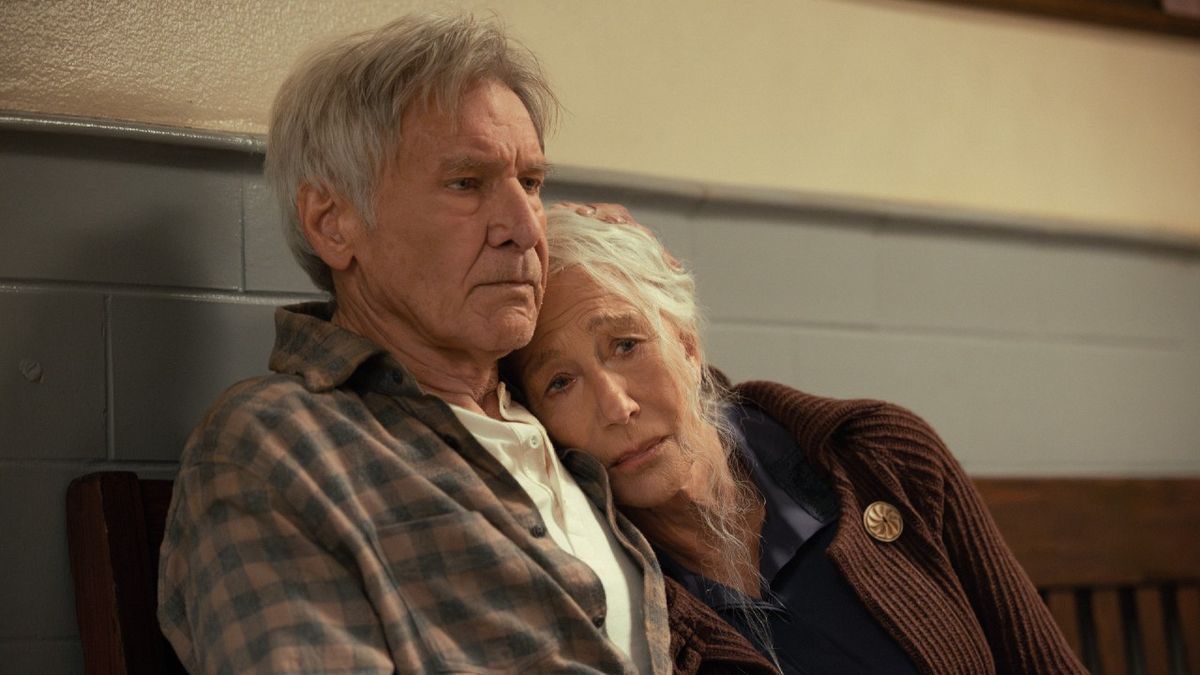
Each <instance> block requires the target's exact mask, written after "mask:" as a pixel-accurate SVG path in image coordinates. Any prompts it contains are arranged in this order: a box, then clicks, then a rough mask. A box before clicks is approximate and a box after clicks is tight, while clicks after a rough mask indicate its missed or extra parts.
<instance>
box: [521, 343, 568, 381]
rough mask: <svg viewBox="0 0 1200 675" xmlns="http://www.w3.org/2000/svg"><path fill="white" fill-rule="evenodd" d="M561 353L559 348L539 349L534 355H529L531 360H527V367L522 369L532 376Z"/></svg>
mask: <svg viewBox="0 0 1200 675" xmlns="http://www.w3.org/2000/svg"><path fill="white" fill-rule="evenodd" d="M561 353H562V352H560V351H558V350H557V349H542V350H539V351H537V352H535V353H534V355H533V356H531V357H529V360H528V361H526V362H525V367H524V368H522V370H523V371H524V372H525V373H527V374H529V375H530V376H533V375H537V374H538V372H539V371H541V369H542V368H545V367H546V364H547V363H549V362H550V360H551V359H555V358H558V356H559V355H560V354H561Z"/></svg>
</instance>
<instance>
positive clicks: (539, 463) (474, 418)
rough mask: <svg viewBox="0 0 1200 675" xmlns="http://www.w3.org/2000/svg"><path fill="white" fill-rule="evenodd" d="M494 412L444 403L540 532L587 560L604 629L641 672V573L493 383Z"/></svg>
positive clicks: (522, 411)
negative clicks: (514, 490) (530, 511)
mask: <svg viewBox="0 0 1200 675" xmlns="http://www.w3.org/2000/svg"><path fill="white" fill-rule="evenodd" d="M496 394H497V398H498V399H499V405H500V417H502V418H503V419H492V418H491V417H488V416H487V415H482V414H480V413H476V412H472V411H470V410H467V409H466V408H461V407H459V406H456V405H451V406H450V409H451V410H453V411H454V414H455V415H456V416H457V417H458V419H459V421H460V422H462V424H463V426H464V427H466V428H467V431H470V432H471V434H473V435H474V436H475V438H476V439H477V440H478V441H479V444H480V445H482V446H483V447H484V448H485V449H486V450H487V451H488V452H489V453H491V454H492V456H493V457H495V458H496V460H497V461H499V462H500V464H501V466H503V467H504V468H505V469H506V470H507V471H508V472H509V473H510V474H512V476H513V478H515V479H517V483H518V484H519V485H520V486H521V487H522V488H523V489H524V490H525V493H526V494H528V495H529V498H530V499H531V500H533V503H534V505H535V506H537V509H538V511H539V512H540V513H541V514H542V520H543V521H545V524H546V531H547V532H548V533H549V534H550V537H551V538H552V539H553V540H554V543H556V544H558V545H559V547H560V548H562V549H563V550H564V551H566V552H568V553H570V554H571V555H573V556H575V557H576V558H579V559H580V560H582V561H583V562H585V563H587V564H588V566H590V567H591V568H592V571H594V572H595V573H596V576H598V577H600V582H601V583H602V584H603V585H604V595H605V600H606V603H607V611H606V617H605V620H604V630H605V632H606V633H607V634H608V637H609V639H610V640H612V641H613V643H614V644H615V645H616V646H617V647H618V648H619V649H621V651H623V652H625V653H626V654H628V655H629V657H630V658H631V659H632V660H633V662H634V664H635V665H636V666H637V668H638V670H639V671H640V672H643V673H647V672H650V651H649V645H648V644H647V641H646V631H645V625H646V624H645V618H644V616H643V604H642V601H643V598H642V574H641V570H639V569H638V567H637V565H635V564H634V563H633V561H632V560H630V558H629V556H628V555H627V554H626V553H625V549H624V548H622V547H621V544H620V542H618V541H617V538H616V537H615V536H614V535H613V533H612V531H611V530H610V529H609V528H608V527H606V526H605V525H604V519H603V515H602V514H601V513H600V511H599V509H597V508H596V507H595V505H593V504H592V502H591V501H590V500H589V499H588V498H587V496H586V495H585V494H584V493H583V490H581V489H579V485H577V484H576V483H575V479H574V478H573V477H572V476H571V474H570V473H568V472H567V471H566V470H565V469H564V468H563V465H562V462H561V461H559V458H558V455H557V453H555V452H554V446H553V445H552V444H551V443H550V437H549V436H548V435H547V434H546V429H545V427H543V426H542V424H541V422H538V421H537V418H535V417H534V416H533V414H532V413H530V412H529V411H528V410H527V409H526V408H525V407H524V406H522V405H521V404H520V403H517V402H516V401H513V400H512V398H511V396H510V395H509V393H508V390H507V389H506V388H505V386H504V383H503V382H501V383H500V386H499V388H498V389H497V391H496Z"/></svg>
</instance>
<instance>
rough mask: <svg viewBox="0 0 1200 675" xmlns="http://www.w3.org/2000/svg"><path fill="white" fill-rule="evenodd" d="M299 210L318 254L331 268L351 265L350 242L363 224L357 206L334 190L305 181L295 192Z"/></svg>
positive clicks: (309, 239) (310, 242)
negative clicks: (351, 204)
mask: <svg viewBox="0 0 1200 675" xmlns="http://www.w3.org/2000/svg"><path fill="white" fill-rule="evenodd" d="M296 213H297V215H299V217H300V226H301V228H303V230H304V238H305V239H307V240H308V244H309V246H312V249H313V251H314V252H316V254H317V256H319V257H320V258H321V260H323V261H325V264H326V265H328V266H329V268H330V269H333V270H339V271H340V270H345V269H346V268H348V267H349V266H350V263H351V262H352V261H353V260H354V247H353V246H352V245H351V243H352V242H353V241H354V238H355V235H356V234H357V233H358V230H359V229H360V228H361V227H362V221H361V219H360V218H359V216H358V212H357V211H356V210H355V209H354V207H352V206H350V204H349V203H348V202H347V201H346V200H345V199H343V198H342V197H341V196H340V195H338V194H337V193H335V192H333V191H332V190H329V189H327V188H325V187H323V186H320V185H313V184H312V183H307V182H306V183H303V184H301V185H300V189H299V190H297V192H296Z"/></svg>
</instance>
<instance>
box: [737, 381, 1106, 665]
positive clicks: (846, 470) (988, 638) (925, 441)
mask: <svg viewBox="0 0 1200 675" xmlns="http://www.w3.org/2000/svg"><path fill="white" fill-rule="evenodd" d="M736 391H737V393H738V394H739V395H740V396H741V397H743V398H744V399H746V400H748V401H749V402H751V403H754V404H755V405H757V406H759V407H760V408H762V409H763V410H764V411H765V412H767V413H768V414H769V415H771V416H772V417H773V418H775V419H776V420H777V421H778V422H780V423H781V424H783V425H784V426H785V427H786V428H788V429H790V430H791V431H792V433H793V434H794V435H795V438H796V440H797V443H798V444H799V446H800V448H801V449H802V450H803V452H804V453H805V455H806V460H807V461H808V462H809V463H810V464H811V465H814V466H817V467H819V468H821V469H823V470H824V471H825V472H826V473H827V474H828V476H829V477H830V479H831V482H832V483H833V486H834V488H835V490H836V491H837V493H838V496H839V501H840V506H841V511H842V513H841V517H840V520H839V525H838V534H837V536H836V538H835V539H834V541H833V543H832V544H831V545H830V547H829V555H830V557H831V558H832V559H833V561H834V563H835V564H836V565H837V566H838V568H839V570H840V571H841V572H842V574H843V576H844V577H845V578H846V580H847V582H848V583H850V585H851V586H852V587H854V589H855V591H856V592H857V593H858V594H859V597H860V598H861V599H862V601H863V604H864V605H865V606H866V607H867V609H868V610H869V611H870V612H871V613H872V614H873V615H874V616H875V617H876V619H877V620H878V621H879V622H880V624H881V625H882V626H883V627H884V629H885V630H887V631H888V632H889V633H890V634H891V635H892V636H893V637H894V638H895V639H896V641H897V643H898V644H900V646H901V647H902V648H903V649H904V650H905V651H906V652H907V653H908V654H909V656H910V657H911V658H912V659H913V661H914V663H916V664H917V666H918V667H919V668H920V669H921V670H922V671H923V672H927V673H939V674H942V673H944V674H947V675H950V674H954V675H958V674H961V673H990V672H999V673H1031V674H1032V673H1039V674H1041V673H1055V674H1057V673H1067V674H1070V673H1085V672H1086V671H1085V670H1084V669H1083V668H1082V666H1081V665H1080V664H1079V662H1078V661H1077V660H1076V659H1075V657H1074V655H1073V654H1072V653H1071V651H1070V648H1069V647H1068V646H1067V644H1066V642H1065V640H1064V639H1063V638H1062V636H1061V634H1060V633H1059V631H1058V629H1057V628H1056V627H1055V625H1054V622H1053V619H1052V618H1051V617H1050V615H1049V612H1048V611H1047V610H1046V608H1045V606H1044V605H1043V603H1042V602H1041V600H1040V599H1039V598H1038V595H1037V592H1036V591H1035V589H1034V588H1033V585H1032V584H1031V583H1030V581H1029V579H1028V577H1027V576H1026V575H1025V573H1024V572H1023V571H1022V570H1021V568H1020V566H1019V565H1018V564H1017V562H1016V560H1015V559H1014V558H1013V556H1012V554H1011V552H1010V551H1009V550H1008V547H1007V546H1006V545H1005V544H1004V542H1003V540H1002V539H1001V537H1000V534H999V531H998V530H997V528H996V526H995V524H994V522H993V521H992V519H991V517H990V516H989V515H988V513H987V510H986V508H985V507H984V506H983V503H982V501H981V500H980V498H979V496H978V494H977V493H976V492H975V490H974V487H973V486H972V484H971V482H970V480H969V479H968V478H967V476H966V474H965V473H964V472H963V470H962V468H961V466H960V465H959V464H958V462H957V461H955V459H954V458H953V457H952V456H951V455H950V453H949V451H948V450H947V449H946V447H945V445H944V444H943V443H942V441H941V439H940V438H938V436H937V434H936V433H935V432H934V431H933V429H932V428H930V427H929V425H928V424H926V423H925V422H924V420H922V419H921V418H919V417H918V416H916V415H914V414H913V413H911V412H910V411H908V410H905V409H904V408H901V407H899V406H895V405H891V404H888V403H883V402H880V401H866V400H836V399H828V398H822V397H817V396H812V395H810V394H805V393H803V392H799V391H796V390H794V389H791V388H789V387H785V386H783V385H779V384H775V383H768V382H751V383H746V384H744V385H741V386H739V387H737V389H736ZM876 501H884V502H887V503H888V504H890V505H892V506H894V507H896V509H898V510H899V512H900V514H901V516H902V518H903V521H904V530H903V532H902V534H901V536H900V538H899V539H897V540H896V541H894V542H882V541H878V540H876V539H874V538H872V537H871V536H870V535H869V533H868V532H867V530H866V528H865V527H864V525H863V521H862V518H863V515H862V514H863V511H864V509H865V508H866V507H867V506H868V505H870V504H871V503H872V502H876Z"/></svg>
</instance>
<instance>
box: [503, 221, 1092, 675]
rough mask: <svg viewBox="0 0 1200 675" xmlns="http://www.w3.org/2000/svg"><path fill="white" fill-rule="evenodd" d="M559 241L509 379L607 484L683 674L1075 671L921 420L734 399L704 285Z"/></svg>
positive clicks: (638, 235)
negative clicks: (653, 585) (711, 330)
mask: <svg viewBox="0 0 1200 675" xmlns="http://www.w3.org/2000/svg"><path fill="white" fill-rule="evenodd" d="M612 220H619V219H612ZM549 241H550V253H551V259H550V274H551V278H550V283H549V286H548V289H547V292H546V296H545V301H544V304H543V306H542V310H541V316H540V319H539V322H538V325H537V330H536V333H535V334H534V337H533V340H532V342H530V344H529V345H528V346H527V347H526V348H525V349H523V350H521V351H520V352H518V353H517V354H515V355H514V356H513V357H511V359H510V361H509V362H508V364H507V367H508V369H509V373H510V374H509V379H510V381H512V382H513V383H514V384H516V385H519V387H518V390H519V391H520V392H521V395H523V396H524V397H525V399H526V400H527V403H528V405H529V407H530V408H531V409H532V410H533V411H534V413H535V414H536V415H537V417H538V418H539V419H540V420H541V421H542V422H543V423H544V424H545V426H546V428H547V429H548V430H549V432H550V434H551V436H552V437H553V438H554V439H555V441H556V442H557V443H558V444H559V446H560V447H562V448H577V449H578V450H579V451H582V452H584V453H587V454H589V455H592V456H593V457H595V458H597V459H598V460H599V461H600V462H601V463H602V464H603V465H604V466H605V467H607V471H608V477H609V480H610V483H611V486H612V491H613V495H614V497H615V499H616V502H617V504H618V505H619V506H620V507H621V508H622V510H623V511H624V513H625V514H626V515H627V516H628V517H629V518H630V519H631V520H632V521H633V522H634V523H635V524H636V525H637V526H638V527H639V528H641V530H642V531H643V532H644V533H645V534H646V536H647V538H648V539H649V540H650V541H651V542H652V543H653V544H654V545H655V547H656V549H657V551H658V553H659V559H660V562H661V564H662V568H663V571H664V573H665V574H666V576H667V577H668V578H669V579H673V580H674V581H675V582H678V583H677V584H675V583H669V584H668V601H669V603H670V606H671V611H672V628H673V637H674V639H675V644H674V647H675V649H676V651H677V653H676V656H677V667H678V670H680V671H692V672H696V671H698V670H699V671H700V672H753V670H754V669H755V668H760V669H770V664H771V663H774V664H775V665H776V666H777V667H778V668H779V669H780V670H782V671H783V672H784V673H837V672H845V673H868V672H870V673H888V674H896V673H911V672H922V673H947V674H955V675H959V674H963V673H991V672H1003V673H1083V672H1085V671H1084V670H1083V668H1082V666H1081V665H1080V664H1079V662H1078V661H1077V660H1076V659H1075V657H1074V656H1073V655H1072V654H1071V651H1070V649H1069V647H1068V646H1067V645H1066V643H1065V641H1064V640H1063V638H1062V636H1061V634H1060V633H1059V631H1058V629H1057V628H1056V627H1055V625H1054V622H1053V620H1052V618H1051V617H1050V615H1049V613H1048V612H1047V610H1046V608H1045V606H1044V605H1043V604H1042V602H1041V600H1040V599H1039V598H1038V595H1037V592H1036V591H1035V590H1034V588H1033V587H1032V585H1031V584H1030V582H1029V580H1028V578H1027V577H1026V576H1025V574H1024V573H1023V572H1022V570H1021V569H1020V567H1019V566H1018V564H1017V562H1016V561H1015V560H1014V559H1013V556H1012V554H1011V553H1010V552H1009V551H1008V549H1007V547H1006V546H1005V545H1004V542H1003V541H1002V540H1001V538H1000V535H999V533H998V532H997V530H996V527H995V525H994V524H993V522H992V520H991V518H990V517H989V516H988V514H987V511H986V509H985V507H984V506H983V504H982V503H981V501H980V498H979V496H978V495H977V494H976V492H975V491H974V489H973V488H972V486H971V481H970V480H969V479H968V478H967V476H966V475H965V474H964V473H963V470H962V468H961V467H960V466H959V464H958V463H957V462H956V461H955V460H954V458H953V457H952V456H951V455H950V453H949V451H947V449H946V448H945V446H944V445H943V444H942V441H941V440H940V439H939V438H938V436H937V434H936V433H934V431H933V430H932V429H931V428H930V427H929V426H928V425H927V424H926V423H925V422H924V421H922V420H921V419H919V418H918V417H917V416H915V415H914V414H912V413H911V412H909V411H907V410H905V409H903V408H900V407H897V406H894V405H890V404H887V403H882V402H878V401H865V400H835V399H829V398H821V397H817V396H813V395H810V394H806V393H803V392H800V391H797V390H795V389H791V388H789V387H786V386H784V385H781V384H775V383H771V382H749V383H746V384H742V385H739V386H736V387H732V388H731V387H730V386H729V384H728V383H727V382H726V381H725V380H724V378H723V376H721V375H720V373H719V372H717V371H715V370H713V369H711V368H709V367H708V366H707V363H706V361H705V357H704V349H703V344H702V343H701V341H700V331H699V326H700V322H701V317H700V315H699V312H698V310H697V306H696V298H695V287H694V283H693V280H692V277H691V276H690V275H689V274H688V272H687V271H686V270H684V269H683V268H682V266H681V265H679V263H678V262H676V261H675V259H674V258H672V257H671V256H670V255H669V254H668V253H667V252H666V251H665V250H664V249H663V248H662V246H661V245H660V244H659V243H658V241H657V240H656V239H655V238H654V237H653V235H651V234H650V233H649V232H647V231H645V230H644V229H642V228H641V227H640V226H631V225H627V224H621V223H614V222H603V221H601V220H598V219H595V218H588V217H585V216H583V215H580V214H579V213H577V212H576V210H575V209H573V208H561V207H560V208H557V209H555V210H554V211H552V213H551V215H550V224H549ZM568 452H574V450H572V451H568ZM681 589H685V590H681ZM718 616H719V617H720V618H721V619H724V621H720V620H718V619H717V617H718ZM751 645H752V646H753V648H752V649H751ZM768 660H769V661H768ZM705 667H711V668H712V669H711V670H709V671H705V670H704V668H705ZM739 667H740V668H742V670H737V668H739ZM723 668H724V669H727V670H725V671H722V669H723Z"/></svg>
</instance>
